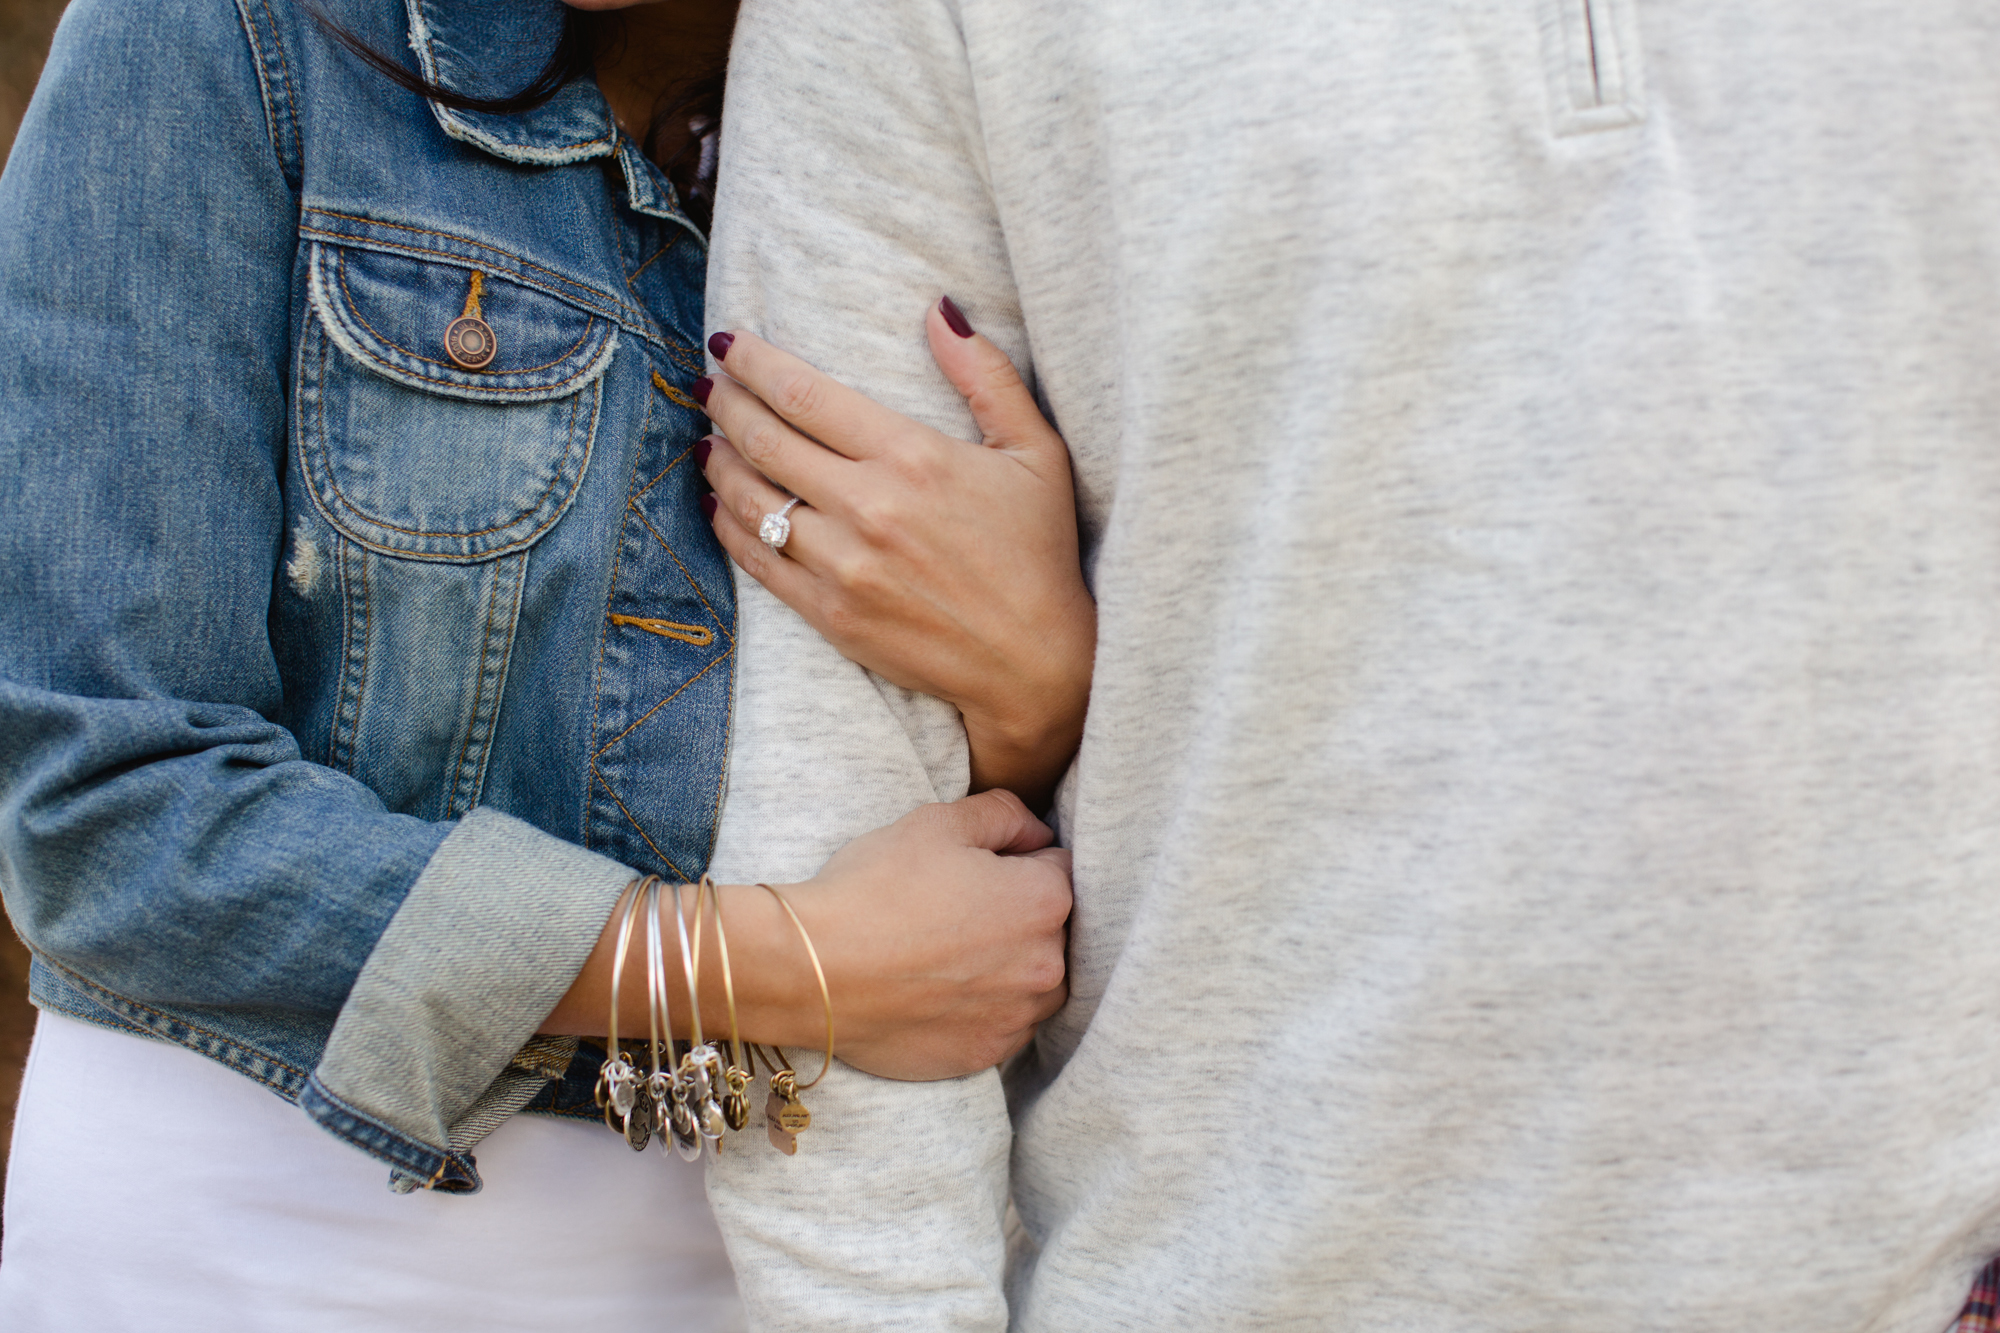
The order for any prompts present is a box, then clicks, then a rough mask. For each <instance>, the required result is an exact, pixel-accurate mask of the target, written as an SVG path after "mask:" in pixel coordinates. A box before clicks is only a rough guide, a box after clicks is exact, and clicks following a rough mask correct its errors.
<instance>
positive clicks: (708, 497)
mask: <svg viewBox="0 0 2000 1333" xmlns="http://www.w3.org/2000/svg"><path fill="white" fill-rule="evenodd" d="M716 508H717V503H716V499H715V492H714V491H706V492H704V493H703V494H702V497H701V515H702V517H703V518H714V517H715V511H716Z"/></svg>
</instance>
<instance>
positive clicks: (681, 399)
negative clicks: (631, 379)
mask: <svg viewBox="0 0 2000 1333" xmlns="http://www.w3.org/2000/svg"><path fill="white" fill-rule="evenodd" d="M653 387H654V388H655V389H658V390H659V391H660V392H661V393H663V394H665V395H666V396H667V397H668V398H669V399H670V400H671V401H673V402H676V403H679V404H680V405H681V406H682V407H685V408H687V409H689V410H690V411H694V412H699V411H701V404H700V403H697V402H696V401H695V400H694V399H692V398H690V397H688V396H687V395H686V394H684V393H682V392H681V391H680V390H679V389H676V388H675V387H674V386H673V385H671V384H669V383H667V378H666V376H664V375H662V374H661V373H660V372H659V371H657V370H656V371H654V372H653Z"/></svg>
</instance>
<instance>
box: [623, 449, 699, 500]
mask: <svg viewBox="0 0 2000 1333" xmlns="http://www.w3.org/2000/svg"><path fill="white" fill-rule="evenodd" d="M693 452H694V446H692V445H690V446H688V447H687V448H685V449H683V450H681V451H680V452H679V453H677V454H675V455H674V461H673V462H671V463H669V464H667V465H666V466H665V467H663V468H661V469H660V472H659V475H658V476H656V477H654V478H653V479H652V480H651V481H649V482H647V483H646V484H645V485H644V486H641V487H640V488H639V489H638V490H636V491H633V492H632V499H633V500H643V499H644V498H645V497H646V494H647V492H649V491H651V490H652V489H653V488H654V487H655V486H657V485H659V484H660V483H661V482H663V481H665V480H666V479H667V474H668V473H670V472H672V471H673V470H674V469H675V468H677V467H679V466H680V465H681V460H682V459H684V458H686V457H687V456H688V455H689V454H691V453H693ZM633 471H635V472H636V471H638V465H637V464H636V463H635V464H634V465H633ZM627 503H630V502H629V501H628V502H627Z"/></svg>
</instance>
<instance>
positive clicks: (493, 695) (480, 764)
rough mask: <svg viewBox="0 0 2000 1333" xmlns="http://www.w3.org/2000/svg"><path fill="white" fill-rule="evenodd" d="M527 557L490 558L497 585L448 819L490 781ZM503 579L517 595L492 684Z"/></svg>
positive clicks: (490, 602)
mask: <svg viewBox="0 0 2000 1333" xmlns="http://www.w3.org/2000/svg"><path fill="white" fill-rule="evenodd" d="M526 558H527V554H526V552H521V553H519V554H516V555H510V556H508V557H506V558H504V559H501V560H495V561H492V562H490V563H491V566H492V568H491V571H490V573H491V577H492V579H493V589H492V591H491V592H490V593H489V594H488V596H487V599H486V632H485V633H484V634H482V635H481V636H480V639H479V666H478V669H477V671H476V672H475V680H476V681H477V684H476V685H475V687H474V692H473V697H472V717H471V718H470V719H469V720H468V721H467V722H466V727H465V744H464V745H463V746H462V747H461V748H460V750H459V754H458V763H457V765H456V766H454V768H453V770H452V789H451V792H450V794H449V795H448V796H447V798H446V799H447V801H448V805H447V806H446V812H445V817H446V818H447V819H453V818H457V817H458V815H460V814H462V813H464V812H465V811H467V810H470V809H471V808H472V807H473V806H474V805H476V804H478V802H479V792H480V789H481V788H483V787H484V786H485V785H486V780H485V779H486V761H487V758H488V757H489V756H490V755H491V754H492V752H493V727H492V723H493V719H494V718H495V717H497V716H498V714H499V710H500V700H501V697H502V696H503V695H504V694H505V693H506V684H507V665H508V660H509V658H510V657H511V656H512V652H511V650H512V646H513V640H514V633H513V631H514V627H515V626H516V625H518V624H519V623H520V615H521V585H522V584H523V583H525V582H526V581H527V580H526V579H525V578H524V577H522V575H523V574H524V572H525V571H521V570H518V569H516V568H514V566H516V565H518V564H520V563H521V562H522V561H524V560H526ZM502 579H505V580H507V581H508V582H511V583H512V584H513V593H514V595H513V601H512V604H511V606H510V607H509V611H508V619H507V628H506V630H505V631H504V632H503V633H501V634H500V638H501V639H502V640H503V642H502V644H501V646H500V661H499V663H498V664H497V665H496V666H495V667H494V673H495V675H496V676H497V679H496V680H494V681H493V683H492V685H491V687H490V688H489V686H488V683H487V670H486V658H487V655H488V653H489V652H490V651H491V649H492V647H493V644H494V638H495V631H494V614H495V612H497V611H498V610H499V609H500V599H501V597H502V596H503V595H504V593H503V590H502V586H501V580H502ZM482 729H483V730H484V731H485V736H484V739H483V740H481V741H479V758H478V760H477V762H476V763H474V764H473V768H474V769H475V772H474V774H473V776H472V780H471V781H470V782H469V783H468V781H467V775H466V772H465V770H466V766H467V764H468V762H470V761H471V757H472V749H473V745H474V738H475V737H478V736H479V734H480V732H481V730H482Z"/></svg>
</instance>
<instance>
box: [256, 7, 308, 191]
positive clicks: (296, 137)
mask: <svg viewBox="0 0 2000 1333" xmlns="http://www.w3.org/2000/svg"><path fill="white" fill-rule="evenodd" d="M263 5H264V14H265V16H266V17H267V18H269V19H270V20H271V46H272V47H273V48H274V49H275V50H276V51H277V53H278V68H279V70H280V71H281V72H282V73H283V74H284V77H285V109H286V111H287V112H288V113H289V114H290V116H291V121H292V142H293V143H294V144H296V145H300V146H301V147H300V149H299V150H298V151H296V152H294V153H293V159H294V160H295V161H299V159H300V158H301V157H302V155H303V145H304V143H305V131H304V129H303V128H302V127H301V126H300V125H299V102H298V96H297V95H296V94H295V93H294V92H293V90H292V62H291V60H290V58H289V57H287V56H286V55H285V39H284V38H283V37H281V36H279V35H278V16H277V15H276V14H274V13H272V11H271V0H263ZM278 158H279V161H280V162H282V161H283V160H284V152H283V151H282V150H280V152H279V154H278ZM298 171H299V175H300V176H301V177H303V176H304V175H305V164H304V162H303V161H299V166H298Z"/></svg>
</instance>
